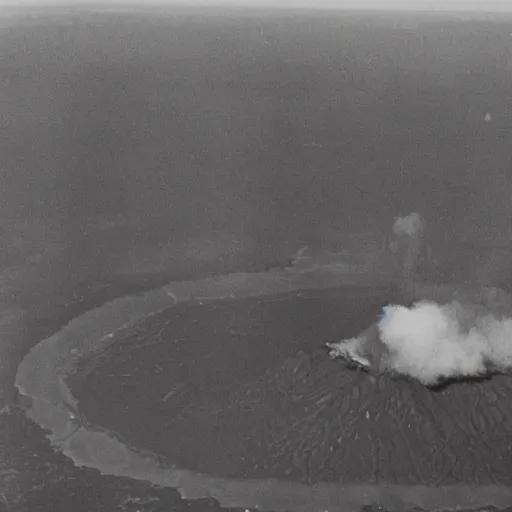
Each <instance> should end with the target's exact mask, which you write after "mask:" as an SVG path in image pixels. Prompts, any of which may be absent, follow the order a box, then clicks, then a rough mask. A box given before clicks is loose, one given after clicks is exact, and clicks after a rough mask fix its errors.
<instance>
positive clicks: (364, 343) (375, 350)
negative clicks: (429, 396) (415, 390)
mask: <svg viewBox="0 0 512 512" xmlns="http://www.w3.org/2000/svg"><path fill="white" fill-rule="evenodd" d="M495 297H497V295H495V296H494V298H495ZM506 309H509V306H508V302H507V305H504V304H503V303H499V301H496V300H495V301H494V302H492V303H491V302H489V301H488V302H487V303H471V302H465V301H459V300H453V301H451V302H448V303H446V304H438V303H436V302H433V301H419V302H416V303H415V304H413V305H412V306H411V307H405V306H400V305H389V306H386V307H384V308H383V312H382V315H381V317H380V319H379V320H378V321H377V323H376V324H374V326H373V328H369V329H367V330H365V331H364V332H363V333H361V334H360V335H359V336H358V337H356V338H352V339H350V340H344V341H340V342H337V343H329V344H328V346H329V348H330V349H331V357H342V358H344V359H348V360H350V361H352V362H354V363H356V364H357V365H358V366H363V367H367V368H369V369H370V368H373V369H376V370H378V371H380V372H382V371H384V372H387V371H389V372H392V373H396V374H401V375H405V376H408V377H412V378H414V379H416V380H418V381H420V382H421V383H423V384H425V385H427V386H433V385H436V384H439V383H440V382H445V381H447V380H448V381H449V380H451V379H459V378H468V377H481V376H485V375H488V374H490V373H500V372H505V371H507V370H508V369H511V368H512V318H511V317H510V316H508V315H507V314H506V313H505V310H506Z"/></svg>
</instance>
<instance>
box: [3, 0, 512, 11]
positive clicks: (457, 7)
mask: <svg viewBox="0 0 512 512" xmlns="http://www.w3.org/2000/svg"><path fill="white" fill-rule="evenodd" d="M73 3H75V4H76V3H80V4H82V5H84V4H85V5H86V4H87V3H88V0H50V1H48V0H0V9H1V6H9V7H13V6H17V7H19V6H23V5H45V4H53V5H55V4H59V5H73ZM93 3H95V4H98V1H94V2H93ZM101 3H102V4H103V5H105V6H109V5H112V6H114V5H121V4H125V5H126V4H131V5H138V6H143V5H144V4H158V5H173V4H175V5H208V6H214V5H219V4H220V5H234V6H243V5H251V6H265V7H270V6H274V7H281V6H285V7H290V8H294V7H295V8H303V7H315V8H319V7H323V8H328V9H333V8H334V9H336V8H340V9H379V10H382V9H385V10H419V11H424V10H427V11H466V12H467V11H476V12H496V11H506V12H512V0H146V1H145V0H139V1H136V0H103V2H101Z"/></svg>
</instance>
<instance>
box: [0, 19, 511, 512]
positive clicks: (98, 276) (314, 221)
mask: <svg viewBox="0 0 512 512" xmlns="http://www.w3.org/2000/svg"><path fill="white" fill-rule="evenodd" d="M511 33H512V23H509V22H508V21H504V22H498V21H489V20H468V19H466V20H464V21H462V20H459V19H455V18H453V19H449V18H439V19H432V18H421V17H417V16H416V17H408V16H400V17H397V18H396V19H392V18H390V17H389V16H388V17H386V18H384V17H379V16H377V15H371V16H369V15H367V16H366V17H365V16H359V15H356V14H351V15H350V16H349V15H347V14H343V13H339V14H335V15H333V14H332V13H330V14H329V16H328V17H326V16H323V15H319V14H315V15H313V14H311V15H308V13H295V14H294V13H275V12H273V13H272V14H271V15H270V14H269V13H257V12H251V13H250V14H249V15H247V16H245V15H244V13H241V12H237V13H236V15H235V14H229V13H227V14H226V13H223V14H222V15H217V14H216V13H215V12H214V11H212V12H208V13H203V14H200V13H198V12H193V11H179V12H177V11H176V12H175V13H174V15H173V16H170V17H169V16H164V15H163V14H162V13H161V12H157V11H155V12H149V13H145V14H143V15H142V14H122V15H121V14H116V13H113V12H111V13H108V14H105V13H103V14H100V13H94V12H90V11H89V12H88V11H86V10H75V11H73V12H68V13H65V14H59V12H58V11H50V10H48V12H45V13H41V12H40V13H36V15H35V16H34V17H33V18H32V19H30V20H28V21H27V19H24V20H21V18H20V17H17V16H15V17H11V18H4V19H3V20H2V26H1V28H0V70H1V72H0V113H1V118H2V126H1V128H0V129H1V131H2V134H1V135H2V136H1V139H0V140H1V142H0V144H1V149H2V162H1V192H0V229H1V235H2V236H1V239H0V265H1V269H0V270H1V274H0V279H1V283H2V287H1V291H0V293H1V296H0V298H1V301H2V308H3V315H2V318H1V320H0V321H1V328H2V342H1V345H0V371H1V373H0V391H1V392H2V404H1V405H4V404H5V403H7V402H12V401H13V400H15V397H14V393H13V390H12V389H13V388H12V383H13V379H14V375H15V371H16V367H17V364H18V363H19V361H20V360H21V358H22V357H23V355H24V354H25V353H26V352H27V351H28V350H29V348H30V347H31V346H33V345H34V344H36V343H37V342H38V341H39V340H41V339H43V338H44V337H46V336H48V335H50V334H51V333H53V332H55V331H56V330H58V329H59V327H60V326H62V325H63V324H64V323H66V322H67V321H69V320H70V319H71V318H73V317H74V316H77V315H79V314H80V313H82V312H85V311H87V310H88V309H90V308H92V307H94V306H95V305H99V304H101V303H103V302H105V301H107V300H111V299H113V298H114V297H117V296H121V295H124V294H128V293H135V292H136V291H139V290H141V289H149V288H152V287H155V286H158V285H160V284H162V283H165V282H168V281H170V280H172V279H178V278H180V279H183V278H195V277H198V276H202V275H207V274H221V273H226V272H229V271H235V270H249V271H257V270H264V269H266V268H268V267H272V266H275V265H284V264H285V263H286V262H287V261H288V259H289V258H290V257H291V256H292V255H293V254H294V253H295V251H296V250H297V249H298V248H300V247H302V246H304V245H309V246H310V247H313V248H315V249H316V250H318V251H322V250H329V249H333V248H334V249H336V248H339V245H340V244H341V243H342V240H343V237H344V235H346V234H347V233H354V232H367V231H379V230H380V231H381V232H382V233H383V236H385V234H386V233H387V231H389V227H390V226H391V224H392V219H393V217H394V216H395V215H398V214H407V213H409V212H411V211H420V212H421V213H422V214H423V215H424V216H425V217H426V218H427V219H428V221H429V223H430V229H431V232H430V238H431V241H432V244H433V245H434V247H435V248H436V250H437V252H438V254H440V255H441V256H442V259H443V261H445V262H446V263H445V265H446V271H447V273H449V274H451V275H454V276H455V278H456V279H460V280H467V279H475V278H478V279H480V280H481V281H485V282H493V283H496V284H503V283H506V282H508V281H509V279H510V276H511V270H512V269H511V266H510V262H511V261H512V260H511V259H510V257H509V256H510V241H511V240H510V233H511V227H512V225H511V217H510V211H511V210H510V208H509V201H510V197H511V192H512V190H511V187H512V162H511V150H510V141H509V135H510V133H509V130H510V126H512V109H511V103H510V94H511V87H512V86H511V84H512V80H511V78H512V76H511V74H512V61H511V49H512V38H511V36H510V34H511ZM487 112H489V113H491V116H492V120H491V121H490V122H485V121H484V116H485V115H486V113H487ZM0 431H1V432H2V434H1V435H0V439H2V440H1V441H0V449H1V457H0V460H1V462H0V491H1V494H0V510H2V507H3V509H4V510H7V511H20V512H21V511H27V512H29V511H30V512H32V511H36V510H52V511H60V510H68V509H69V510H72V509H76V510H84V511H91V512H93V511H96V510H98V511H99V510H105V511H110V510H137V509H138V510H144V511H150V510H151V511H153V510H155V511H156V510H173V511H175V510H178V511H179V510H205V509H210V508H213V509H215V508H216V507H217V504H215V503H213V502H205V501H200V502H194V503H193V502H190V501H185V500H180V499H179V497H178V496H177V493H176V492H173V491H172V490H169V489H167V490H165V491H162V490H157V489H153V490H150V489H149V486H146V485H144V484H141V483H137V482H134V481H131V480H127V479H119V478H114V477H104V476H100V475H99V474H98V472H96V471H93V470H83V469H77V468H75V467H73V465H72V463H71V462H70V461H69V460H67V459H65V458H63V457H62V456H60V455H58V454H54V453H53V452H52V451H51V449H50V447H49V445H48V443H47V442H46V441H45V438H44V435H43V432H42V431H41V430H40V429H39V428H37V427H35V426H34V425H33V424H31V422H30V421H28V420H26V419H24V416H23V413H22V412H21V411H20V410H18V409H16V408H13V412H12V414H11V415H5V416H0ZM156 494H159V496H160V497H158V496H156ZM152 495H155V496H156V497H155V499H154V500H152V501H151V503H146V504H142V503H141V502H140V501H139V502H137V497H140V498H141V499H142V498H144V499H145V500H149V498H150V497H151V496H152ZM376 510H377V509H376ZM486 510H491V509H490V508H487V509H486Z"/></svg>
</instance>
